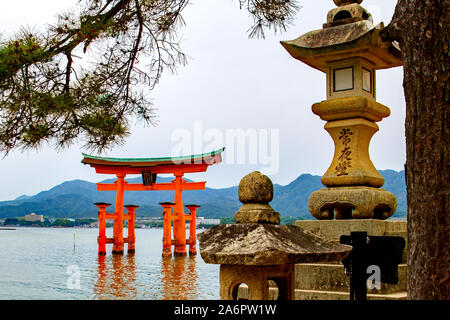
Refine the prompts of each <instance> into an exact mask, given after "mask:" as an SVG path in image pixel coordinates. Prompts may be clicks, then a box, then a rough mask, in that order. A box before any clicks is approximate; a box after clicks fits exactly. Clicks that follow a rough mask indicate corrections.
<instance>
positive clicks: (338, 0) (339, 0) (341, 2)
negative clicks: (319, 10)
mask: <svg viewBox="0 0 450 320" xmlns="http://www.w3.org/2000/svg"><path fill="white" fill-rule="evenodd" d="M333 1H334V3H335V4H336V5H337V6H338V7H340V6H345V5H348V4H352V3H357V4H361V2H363V0H333Z"/></svg>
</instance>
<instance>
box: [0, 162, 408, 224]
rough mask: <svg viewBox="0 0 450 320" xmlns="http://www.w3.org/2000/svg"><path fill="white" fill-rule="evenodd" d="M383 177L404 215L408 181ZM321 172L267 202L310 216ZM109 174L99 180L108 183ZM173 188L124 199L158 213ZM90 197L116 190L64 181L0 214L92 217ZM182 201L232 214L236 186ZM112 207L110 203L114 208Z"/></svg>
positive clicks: (211, 213) (205, 211)
mask: <svg viewBox="0 0 450 320" xmlns="http://www.w3.org/2000/svg"><path fill="white" fill-rule="evenodd" d="M379 172H380V173H381V175H382V176H383V177H384V178H385V184H384V186H383V189H385V190H388V191H390V192H393V193H394V194H395V195H396V196H397V200H398V207H397V211H396V213H395V214H394V217H406V186H405V175H404V171H400V172H397V171H393V170H380V171H379ZM320 178H321V177H320V176H313V175H310V174H302V175H300V176H299V177H298V178H297V179H295V180H294V181H292V182H291V183H289V184H288V185H285V186H282V185H279V184H275V185H274V199H273V201H272V202H271V203H270V205H271V206H272V207H273V208H274V209H275V210H276V211H278V212H280V214H281V215H282V216H286V217H289V216H291V217H298V218H299V219H312V216H311V214H310V213H309V211H308V197H309V195H310V194H311V192H313V191H315V190H318V189H320V188H324V186H323V185H322V184H321V182H320ZM171 180H173V179H172V178H162V177H158V178H157V182H170V181H171ZM113 181H114V180H113V179H108V180H104V181H102V182H103V183H112V182H113ZM127 181H128V182H129V183H142V178H141V177H138V178H132V179H127ZM173 197H174V195H173V191H155V192H143V191H127V192H125V204H136V205H139V206H140V207H139V209H138V210H137V216H148V217H159V216H161V215H162V209H161V207H160V206H159V205H158V203H159V202H164V201H173ZM94 202H109V203H112V204H113V205H114V203H115V192H111V191H97V189H96V184H95V183H92V182H87V181H83V180H73V181H66V182H63V183H61V184H59V185H57V186H55V187H53V188H52V189H50V190H47V191H42V192H40V193H38V194H36V195H34V196H26V195H22V196H20V197H18V198H16V199H14V200H10V201H3V202H0V218H7V217H21V216H24V215H26V214H29V213H31V212H34V213H36V214H43V215H44V216H48V217H54V218H84V217H96V216H97V207H96V206H94ZM183 202H184V203H185V204H187V203H196V204H199V205H200V206H201V207H200V209H199V211H198V215H199V216H203V217H205V218H220V217H233V216H234V214H235V213H236V211H237V210H238V209H239V207H240V206H241V203H240V202H239V200H238V187H237V186H234V187H230V188H223V189H213V188H206V189H205V190H192V191H184V192H183ZM112 207H113V206H111V207H110V208H112Z"/></svg>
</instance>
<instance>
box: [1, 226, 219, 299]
mask: <svg viewBox="0 0 450 320" xmlns="http://www.w3.org/2000/svg"><path fill="white" fill-rule="evenodd" d="M106 232H107V236H109V237H111V236H112V229H106ZM125 232H126V231H125ZM162 235H163V231H162V229H136V252H135V253H134V254H127V253H126V245H125V250H124V254H123V255H112V254H111V250H112V244H107V254H106V256H98V254H97V251H98V246H97V236H98V229H95V228H25V227H17V228H16V230H0V299H2V300H9V299H18V300H21V299H26V300H35V299H44V300H46V299H53V300H54V299H56V300H72V299H83V300H91V299H147V300H153V299H155V300H160V299H170V300H178V299H183V300H195V299H219V266H218V265H211V264H206V263H204V261H203V260H202V258H201V257H200V255H199V254H197V255H196V256H186V257H169V258H163V257H161V253H162ZM197 251H199V249H198V245H197Z"/></svg>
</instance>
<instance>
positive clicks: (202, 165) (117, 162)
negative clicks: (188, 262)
mask: <svg viewBox="0 0 450 320" xmlns="http://www.w3.org/2000/svg"><path fill="white" fill-rule="evenodd" d="M224 150H225V148H222V149H219V150H216V151H213V152H209V153H204V154H198V155H190V156H182V157H166V158H106V157H98V156H91V155H87V154H84V153H83V157H84V158H83V160H82V161H81V162H82V163H84V164H89V165H90V166H91V167H94V168H95V171H96V172H97V173H100V174H114V175H116V177H117V180H116V181H115V182H114V183H113V184H110V183H97V191H116V206H115V210H114V213H112V214H111V213H106V208H107V207H108V206H109V205H110V204H109V203H104V202H99V203H96V206H97V207H98V208H99V215H98V217H99V237H98V245H99V248H98V249H99V251H98V253H99V255H104V254H106V243H113V250H112V253H113V254H122V253H123V250H124V243H127V244H128V252H130V253H131V252H134V250H135V249H134V244H135V235H134V219H135V217H136V214H135V210H136V209H137V207H138V206H136V205H126V206H125V207H126V208H127V210H128V213H127V214H124V210H123V208H124V192H125V191H152V190H174V191H175V198H174V203H171V204H169V203H161V205H162V206H163V207H164V213H163V215H164V216H163V221H164V230H165V231H164V238H163V241H164V244H163V256H170V255H172V252H171V246H172V245H174V246H175V248H174V255H176V256H185V255H186V254H187V252H186V244H189V253H190V254H196V248H195V245H196V236H195V220H196V210H197V208H198V206H196V205H188V206H187V207H188V209H189V211H190V213H189V214H185V213H184V208H183V195H182V193H183V190H204V189H205V185H206V181H202V182H187V181H186V180H184V179H183V175H184V174H186V173H193V172H204V171H206V170H207V169H208V166H210V165H213V164H216V163H220V162H221V161H222V157H221V154H222V152H223V151H224ZM133 174H141V175H142V181H143V183H128V182H127V181H126V180H125V177H126V175H133ZM158 174H173V175H174V176H175V179H174V180H173V181H172V182H170V183H157V182H156V176H157V175H158ZM172 208H173V213H171V211H172ZM107 219H112V220H114V226H113V233H114V237H113V238H107V237H106V232H105V221H106V220H107ZM124 220H128V237H126V238H124V236H123V221H124ZM171 221H173V239H172V237H171V234H170V231H171V230H170V225H171ZM186 221H190V226H191V227H190V237H189V239H186ZM192 229H193V230H192Z"/></svg>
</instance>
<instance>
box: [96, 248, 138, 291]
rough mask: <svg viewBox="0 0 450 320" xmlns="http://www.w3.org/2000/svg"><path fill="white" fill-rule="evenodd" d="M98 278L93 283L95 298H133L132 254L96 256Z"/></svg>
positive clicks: (134, 277)
mask: <svg viewBox="0 0 450 320" xmlns="http://www.w3.org/2000/svg"><path fill="white" fill-rule="evenodd" d="M97 263H98V267H97V274H98V279H97V282H96V284H95V285H94V297H95V298H96V299H134V298H136V295H137V290H136V263H135V258H134V254H130V255H111V256H98V260H97Z"/></svg>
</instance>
